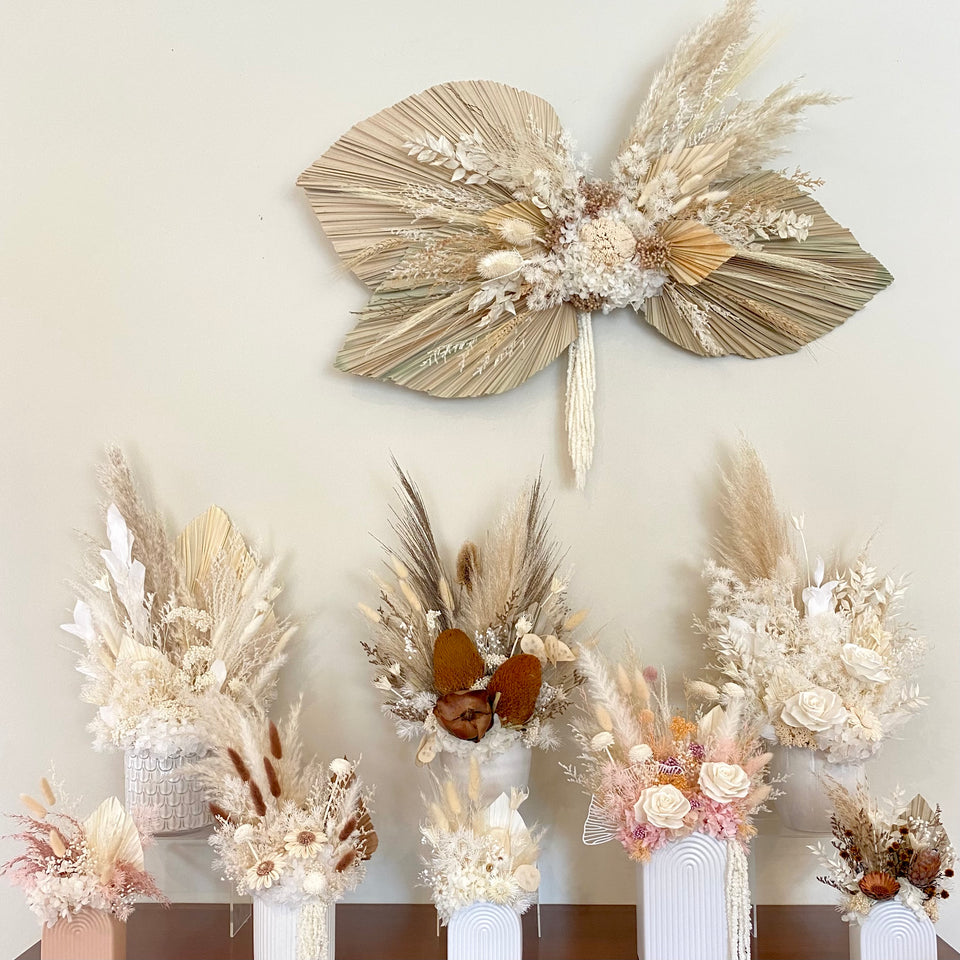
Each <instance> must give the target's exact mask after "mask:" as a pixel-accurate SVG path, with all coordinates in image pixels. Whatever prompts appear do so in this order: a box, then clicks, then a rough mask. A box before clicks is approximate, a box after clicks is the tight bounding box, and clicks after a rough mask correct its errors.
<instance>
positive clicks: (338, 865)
mask: <svg viewBox="0 0 960 960" xmlns="http://www.w3.org/2000/svg"><path fill="white" fill-rule="evenodd" d="M300 710H301V702H300V701H298V702H297V703H295V704H294V705H293V706H292V707H291V709H290V711H289V714H288V715H287V718H286V720H284V721H282V722H281V723H280V724H279V725H277V724H274V723H273V722H272V721H269V720H268V719H267V717H266V715H265V714H264V713H263V712H262V711H261V710H259V709H244V708H242V707H239V706H238V705H237V704H236V703H234V702H233V701H231V700H229V699H228V698H226V697H219V698H217V699H216V700H215V701H214V702H213V704H212V705H211V709H210V710H209V711H208V712H207V715H206V716H207V721H206V722H207V725H208V726H207V729H208V730H209V731H210V740H211V742H212V743H215V744H217V746H216V747H215V748H214V749H213V750H212V751H211V752H210V753H209V754H208V755H207V756H206V757H205V758H204V759H203V760H202V761H200V762H199V763H197V764H196V765H195V772H196V775H197V777H198V778H199V780H200V781H201V783H202V784H203V786H204V788H205V790H206V791H207V795H208V796H209V797H210V798H211V802H210V812H211V813H212V814H213V815H214V818H215V822H216V827H215V831H214V833H213V835H212V836H211V837H210V844H211V845H212V846H213V847H214V848H215V849H216V851H217V854H218V865H219V866H220V867H221V868H222V869H223V870H224V872H225V873H226V874H227V877H228V878H229V879H230V880H231V881H232V882H233V883H234V884H235V885H236V888H237V893H238V894H240V895H247V894H254V895H256V896H263V897H268V898H270V899H272V900H275V901H277V902H280V903H291V904H298V903H299V904H308V903H314V902H320V903H324V904H326V903H331V902H334V901H336V900H339V899H341V898H342V897H343V895H344V894H345V893H346V892H347V891H349V890H353V889H354V888H356V886H357V885H358V884H359V883H360V881H361V880H362V879H363V875H364V872H365V869H366V868H365V861H366V860H369V859H370V857H371V856H372V855H373V853H374V851H375V850H376V849H377V843H378V840H377V834H376V832H375V831H374V829H373V823H372V821H371V819H370V805H371V798H372V792H371V791H370V790H369V789H368V788H366V787H364V785H363V784H362V783H361V781H360V780H359V779H358V777H357V773H356V770H357V764H356V762H352V761H350V760H346V759H335V760H332V761H331V762H330V763H329V764H323V763H321V762H320V761H318V760H317V759H316V758H315V757H314V758H312V759H311V760H309V761H306V760H305V759H304V755H303V744H302V741H301V735H300ZM310 956H313V954H310Z"/></svg>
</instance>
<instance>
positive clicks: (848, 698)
mask: <svg viewBox="0 0 960 960" xmlns="http://www.w3.org/2000/svg"><path fill="white" fill-rule="evenodd" d="M723 486H724V494H723V497H722V500H721V506H722V508H723V513H724V516H725V520H726V529H725V530H724V531H723V532H722V534H721V536H720V537H719V539H718V552H719V555H720V559H721V563H722V565H721V564H718V563H715V562H713V561H708V562H707V563H706V565H705V567H704V578H705V579H706V580H707V581H709V584H710V587H709V591H710V603H711V606H710V610H709V613H708V615H707V619H706V621H705V622H703V623H700V624H698V627H699V629H700V630H701V632H702V633H703V634H704V635H705V637H706V645H707V647H708V649H709V650H710V651H711V652H712V653H713V654H714V655H715V656H716V658H717V660H716V666H717V669H718V671H719V672H720V674H721V675H722V676H723V677H724V679H729V680H732V681H734V682H735V683H736V684H738V685H740V686H742V687H743V688H744V689H745V690H746V691H747V692H748V694H749V695H750V696H751V698H752V699H753V701H754V702H755V703H756V704H757V705H758V706H759V708H760V709H761V710H762V712H763V713H765V715H766V717H767V720H768V723H769V725H770V727H771V729H772V735H775V736H776V738H777V739H778V740H779V742H780V743H781V744H783V745H785V746H788V747H801V748H809V749H817V750H822V751H824V752H825V754H826V757H827V759H828V760H830V761H833V762H844V761H849V760H862V759H866V758H867V757H869V756H871V755H872V754H873V753H875V752H876V751H877V750H878V749H879V748H880V746H881V744H882V743H883V741H884V740H885V739H886V738H887V736H889V735H890V733H891V732H892V731H893V730H894V729H896V728H897V727H898V726H899V725H900V724H902V723H903V722H905V721H906V720H907V719H908V718H909V717H910V715H911V714H913V713H915V712H916V711H917V710H919V709H920V708H921V707H922V706H923V705H924V703H925V702H926V701H925V699H924V698H921V697H920V696H919V690H918V688H917V686H916V683H915V682H914V678H915V676H916V674H917V672H918V669H919V665H920V662H921V660H922V657H923V654H924V652H925V649H926V644H925V642H924V641H923V639H922V638H919V637H916V636H914V635H913V634H912V633H911V632H910V631H909V628H908V627H906V626H905V625H904V624H902V623H901V622H899V621H898V619H897V615H898V610H899V607H900V605H901V601H902V597H903V594H904V592H905V588H904V585H903V583H902V581H901V582H895V581H894V580H893V579H892V578H891V577H889V576H884V575H882V574H880V573H878V571H877V570H876V568H875V567H873V566H872V565H871V563H870V561H869V559H868V557H867V555H866V552H865V551H863V552H861V553H860V555H859V556H858V557H857V558H856V559H855V560H854V561H853V562H852V563H850V564H848V565H846V566H843V565H840V564H838V566H837V568H836V570H835V571H834V573H833V574H832V576H831V578H830V579H829V580H826V579H825V576H826V571H825V566H824V563H823V561H822V560H821V559H819V558H818V559H817V564H816V568H815V569H814V570H810V565H809V560H808V557H807V547H806V540H805V538H804V530H803V528H804V519H803V517H802V516H799V517H793V518H791V522H792V527H793V529H794V532H795V534H796V535H797V537H798V540H799V544H798V545H797V546H799V548H800V549H799V551H798V549H797V546H795V545H794V544H792V543H791V540H790V538H789V536H788V530H789V529H790V526H791V524H788V519H787V517H786V515H785V514H784V513H782V512H781V510H780V509H779V508H778V507H777V504H776V501H775V498H774V494H773V489H772V487H771V484H770V480H769V478H768V476H767V473H766V470H765V469H764V466H763V463H762V462H761V460H760V458H759V456H758V455H757V453H756V451H755V450H753V448H752V447H750V446H749V445H748V444H746V443H742V444H741V445H740V448H739V449H738V451H737V454H736V457H735V461H734V464H733V467H732V469H731V470H730V472H729V473H728V474H727V475H726V476H724V478H723Z"/></svg>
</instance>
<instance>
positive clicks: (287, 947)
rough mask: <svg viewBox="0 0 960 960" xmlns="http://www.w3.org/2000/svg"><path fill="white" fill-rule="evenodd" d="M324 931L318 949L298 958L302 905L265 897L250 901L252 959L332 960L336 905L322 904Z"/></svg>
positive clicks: (334, 949)
mask: <svg viewBox="0 0 960 960" xmlns="http://www.w3.org/2000/svg"><path fill="white" fill-rule="evenodd" d="M321 908H322V911H323V914H322V917H323V920H322V921H321V922H322V923H324V924H325V926H326V930H325V933H324V935H323V936H322V938H321V941H320V943H319V945H318V948H317V949H315V950H313V951H311V952H309V953H308V955H307V956H306V957H305V958H301V956H300V954H299V953H298V952H297V951H298V949H299V933H300V923H301V921H302V918H303V912H304V907H303V905H302V904H290V903H277V902H276V901H274V900H271V899H269V898H268V897H254V898H253V957H254V960H334V957H335V956H336V942H337V941H336V935H337V934H336V909H337V905H336V904H335V903H329V904H323V905H322V907H321Z"/></svg>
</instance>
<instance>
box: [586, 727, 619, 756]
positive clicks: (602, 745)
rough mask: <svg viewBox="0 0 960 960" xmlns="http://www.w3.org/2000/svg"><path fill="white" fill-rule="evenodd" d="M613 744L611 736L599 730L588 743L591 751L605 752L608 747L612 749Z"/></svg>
mask: <svg viewBox="0 0 960 960" xmlns="http://www.w3.org/2000/svg"><path fill="white" fill-rule="evenodd" d="M613 744H614V739H613V734H612V733H607V731H606V730H601V731H600V732H599V733H598V734H596V735H595V736H594V737H593V738H592V739H591V741H590V749H591V750H596V751H598V752H599V751H600V750H606V749H607V748H608V747H612V746H613Z"/></svg>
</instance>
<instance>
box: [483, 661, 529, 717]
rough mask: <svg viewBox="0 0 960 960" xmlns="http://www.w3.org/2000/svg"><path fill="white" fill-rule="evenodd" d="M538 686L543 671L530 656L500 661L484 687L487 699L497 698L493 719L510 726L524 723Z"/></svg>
mask: <svg viewBox="0 0 960 960" xmlns="http://www.w3.org/2000/svg"><path fill="white" fill-rule="evenodd" d="M542 682H543V668H542V667H541V666H540V661H539V660H538V659H537V658H536V657H535V656H533V655H532V654H530V653H518V654H517V655H516V656H515V657H510V659H509V660H504V662H503V663H501V664H500V666H499V667H497V670H496V672H495V673H494V675H493V676H492V677H491V678H490V682H489V683H488V684H487V694H488V695H490V696H494V695H496V694H499V695H500V699H499V702H498V703H497V716H499V717H500V719H501V720H502V721H503V722H504V723H506V724H510V725H513V726H520V725H522V724H524V723H526V722H527V721H528V720H529V719H530V718H531V717H532V716H533V708H534V707H535V706H536V703H537V697H538V696H539V695H540V685H541V684H542Z"/></svg>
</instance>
